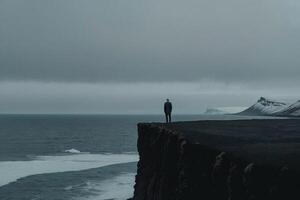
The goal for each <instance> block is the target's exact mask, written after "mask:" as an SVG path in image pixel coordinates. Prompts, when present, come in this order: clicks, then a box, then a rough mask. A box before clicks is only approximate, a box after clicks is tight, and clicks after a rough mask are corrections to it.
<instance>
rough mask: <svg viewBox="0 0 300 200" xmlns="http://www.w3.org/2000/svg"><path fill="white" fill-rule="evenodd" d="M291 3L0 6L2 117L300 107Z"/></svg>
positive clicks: (200, 0)
mask: <svg viewBox="0 0 300 200" xmlns="http://www.w3.org/2000/svg"><path fill="white" fill-rule="evenodd" d="M299 13H300V2H299V1H297V0H285V1H282V0H244V1H241V0H227V1H224V0H185V1H182V0H151V1H143V0H84V1H83V0H51V1H47V0H44V1H42V0H0V95H1V98H0V113H136V114H138V113H160V112H161V110H162V109H161V104H162V103H163V101H164V99H165V98H167V97H169V98H171V100H172V101H173V104H174V107H175V110H174V111H175V113H200V112H203V111H204V110H205V109H206V108H208V107H224V106H248V105H250V104H252V103H253V102H254V101H256V100H257V99H258V97H259V96H267V97H273V98H280V99H294V100H297V99H300V94H299V84H300V78H299V75H300V14H299Z"/></svg>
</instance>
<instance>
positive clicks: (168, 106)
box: [164, 102, 172, 114]
mask: <svg viewBox="0 0 300 200" xmlns="http://www.w3.org/2000/svg"><path fill="white" fill-rule="evenodd" d="M164 111H165V113H166V114H170V113H171V112H172V103H171V102H166V103H165V106H164Z"/></svg>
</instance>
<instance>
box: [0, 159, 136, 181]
mask: <svg viewBox="0 0 300 200" xmlns="http://www.w3.org/2000/svg"><path fill="white" fill-rule="evenodd" d="M137 160H138V155H136V154H71V155H61V156H38V157H36V159H34V160H31V161H3V162H0V177H1V178H0V186H3V185H6V184H8V183H10V182H13V181H16V180H17V179H19V178H22V177H26V176H30V175H36V174H46V173H56V172H67V171H81V170H86V169H92V168H98V167H103V166H108V165H113V164H120V163H128V162H136V161H137Z"/></svg>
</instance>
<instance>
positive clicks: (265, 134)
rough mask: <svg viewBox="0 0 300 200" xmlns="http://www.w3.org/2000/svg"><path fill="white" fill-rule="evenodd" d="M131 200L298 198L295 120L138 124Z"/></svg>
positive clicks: (299, 126) (298, 127) (299, 128)
mask: <svg viewBox="0 0 300 200" xmlns="http://www.w3.org/2000/svg"><path fill="white" fill-rule="evenodd" d="M138 152H139V155H140V160H139V162H138V171H137V175H136V184H135V191H134V197H133V199H134V200H193V199H209V200H227V199H230V200H248V199H249V200H250V199H251V200H268V199H274V200H277V199H278V200H279V199H284V200H289V199H300V191H299V187H300V173H299V170H300V120H291V119H278V120H277V119H276V120H236V121H195V122H178V123H172V124H162V123H141V124H138Z"/></svg>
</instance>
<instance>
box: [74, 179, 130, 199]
mask: <svg viewBox="0 0 300 200" xmlns="http://www.w3.org/2000/svg"><path fill="white" fill-rule="evenodd" d="M134 178H135V173H123V174H121V175H119V176H116V177H113V178H111V179H107V180H104V181H100V182H94V181H88V182H87V183H86V186H85V187H84V188H82V190H85V192H86V193H90V194H91V195H90V196H87V197H80V198H76V200H104V199H114V200H124V199H128V198H130V197H132V196H133V185H134Z"/></svg>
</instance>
